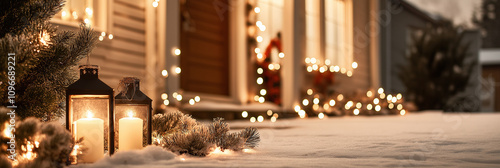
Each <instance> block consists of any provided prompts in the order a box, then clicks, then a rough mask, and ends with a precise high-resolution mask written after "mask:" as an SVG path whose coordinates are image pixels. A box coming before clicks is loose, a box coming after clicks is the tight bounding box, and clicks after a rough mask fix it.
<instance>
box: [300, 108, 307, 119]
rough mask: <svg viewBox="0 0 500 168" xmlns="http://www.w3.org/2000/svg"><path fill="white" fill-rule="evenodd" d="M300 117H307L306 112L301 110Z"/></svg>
mask: <svg viewBox="0 0 500 168" xmlns="http://www.w3.org/2000/svg"><path fill="white" fill-rule="evenodd" d="M299 117H300V118H304V117H306V111H304V110H300V111H299Z"/></svg>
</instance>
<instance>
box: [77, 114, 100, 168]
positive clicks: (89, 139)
mask: <svg viewBox="0 0 500 168" xmlns="http://www.w3.org/2000/svg"><path fill="white" fill-rule="evenodd" d="M87 115H88V116H87V118H82V119H79V120H77V121H76V122H75V126H76V138H77V139H80V138H82V137H83V142H82V144H83V146H84V147H85V148H86V151H85V152H84V153H83V155H82V156H81V158H78V160H79V161H82V162H84V163H92V162H95V161H97V160H99V159H101V158H103V157H104V121H103V120H102V119H100V118H92V117H93V115H92V113H91V112H90V111H89V112H88V114H87Z"/></svg>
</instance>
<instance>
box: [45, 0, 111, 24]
mask: <svg viewBox="0 0 500 168" xmlns="http://www.w3.org/2000/svg"><path fill="white" fill-rule="evenodd" d="M109 3H110V0H66V2H65V5H64V6H63V9H62V10H61V11H60V12H59V13H57V14H56V15H55V16H54V17H53V18H52V20H51V22H53V23H56V24H61V25H69V26H75V27H77V26H79V24H80V23H82V22H84V23H86V24H88V25H90V26H92V27H93V28H94V29H96V30H98V31H108V29H109V27H110V26H109V25H110V22H109V21H108V16H109V14H108V13H109V12H110V11H111V9H110V8H109V6H110V5H109Z"/></svg>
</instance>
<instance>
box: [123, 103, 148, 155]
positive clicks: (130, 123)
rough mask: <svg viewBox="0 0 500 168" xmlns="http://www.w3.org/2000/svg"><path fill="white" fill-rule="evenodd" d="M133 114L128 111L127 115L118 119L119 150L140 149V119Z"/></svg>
mask: <svg viewBox="0 0 500 168" xmlns="http://www.w3.org/2000/svg"><path fill="white" fill-rule="evenodd" d="M133 116H134V113H133V112H131V111H130V112H128V117H124V118H122V119H120V120H119V121H118V125H119V131H120V132H119V133H118V135H119V136H118V138H119V145H118V147H119V150H120V151H127V150H134V149H142V133H143V132H142V130H143V128H142V119H140V118H136V117H133Z"/></svg>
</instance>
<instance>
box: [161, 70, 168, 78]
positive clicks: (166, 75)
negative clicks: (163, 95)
mask: <svg viewBox="0 0 500 168" xmlns="http://www.w3.org/2000/svg"><path fill="white" fill-rule="evenodd" d="M161 76H163V77H168V71H167V70H166V69H164V70H162V71H161Z"/></svg>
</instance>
